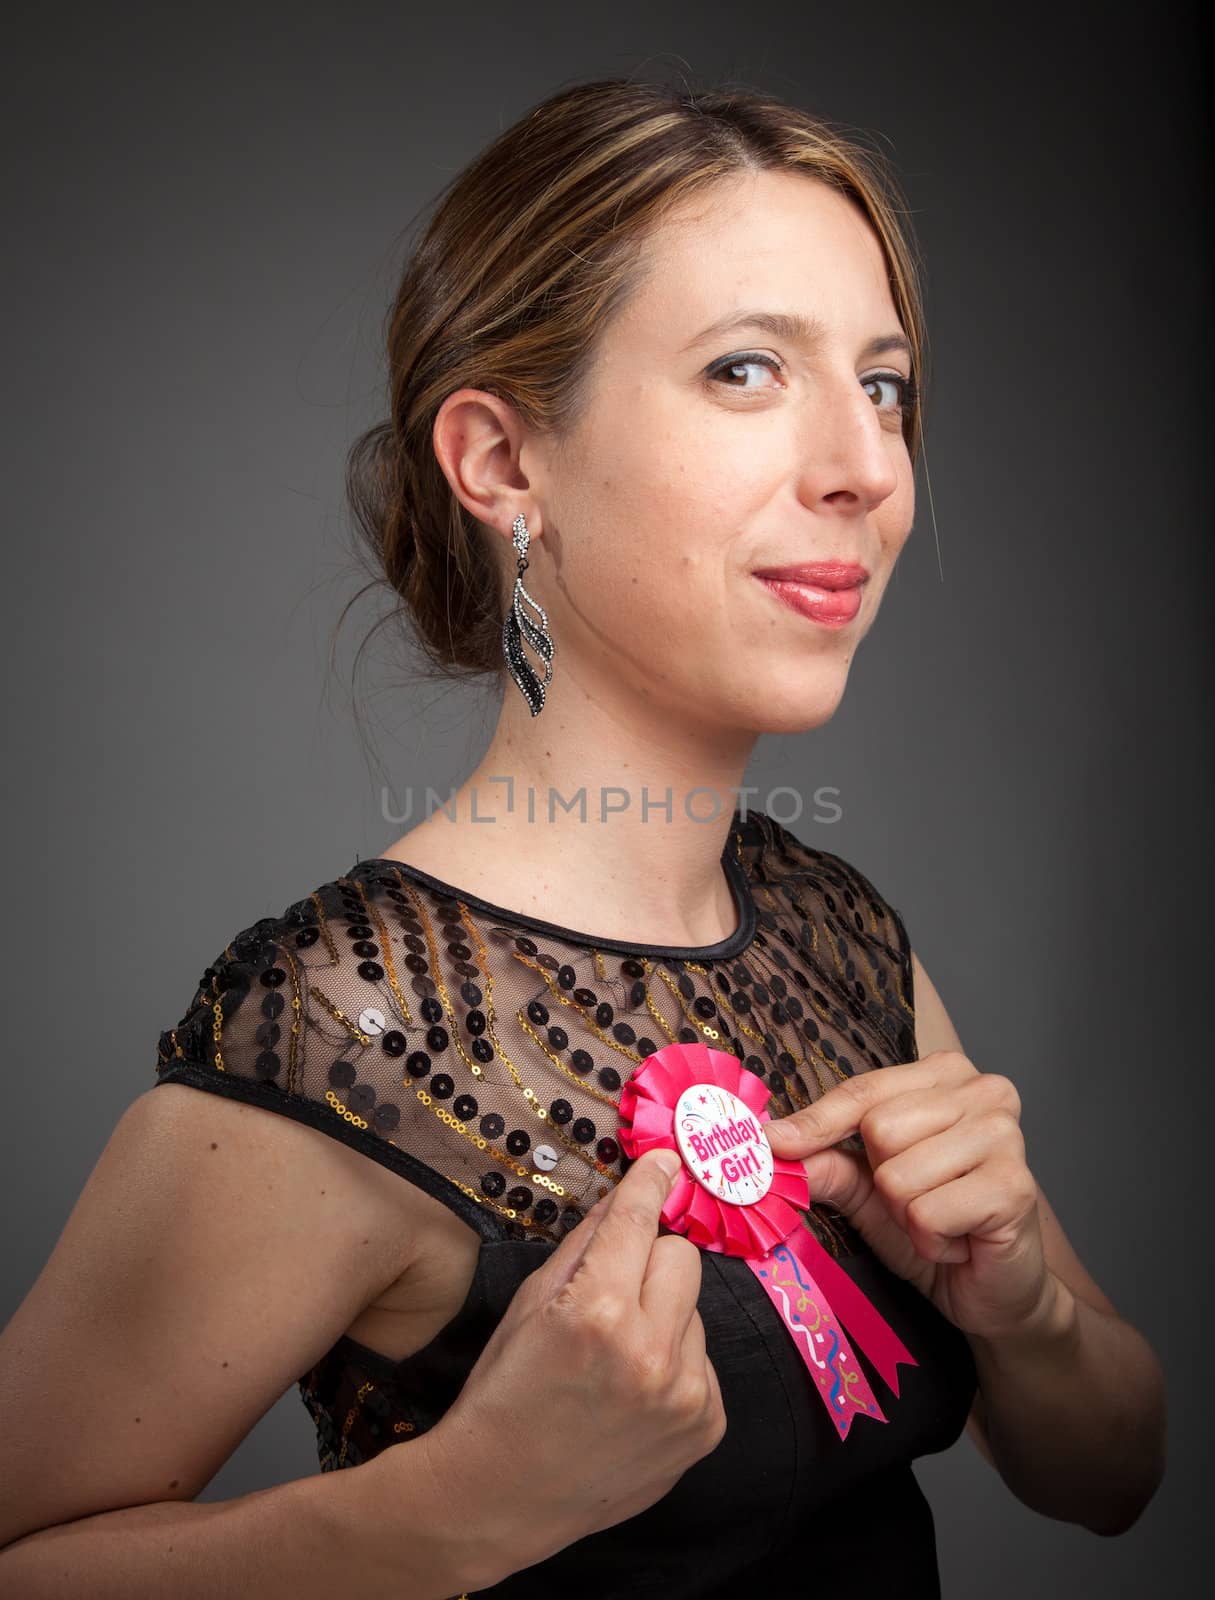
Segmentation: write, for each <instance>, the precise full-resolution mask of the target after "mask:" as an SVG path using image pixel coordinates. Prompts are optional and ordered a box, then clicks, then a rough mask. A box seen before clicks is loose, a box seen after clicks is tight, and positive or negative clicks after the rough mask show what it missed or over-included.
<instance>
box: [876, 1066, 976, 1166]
mask: <svg viewBox="0 0 1215 1600" xmlns="http://www.w3.org/2000/svg"><path fill="white" fill-rule="evenodd" d="M968 1114H969V1113H968V1109H967V1105H966V1102H965V1100H964V1099H963V1096H962V1093H961V1092H959V1091H955V1092H952V1093H946V1094H942V1093H941V1090H940V1087H939V1086H937V1087H935V1088H932V1089H909V1090H908V1091H907V1092H906V1093H905V1094H900V1095H896V1096H895V1098H894V1099H893V1100H884V1101H883V1102H882V1103H881V1104H880V1105H877V1106H873V1107H871V1108H870V1109H869V1110H868V1111H866V1112H865V1114H864V1116H863V1117H862V1118H861V1129H860V1132H861V1139H862V1140H863V1142H864V1146H865V1151H866V1154H867V1155H868V1157H869V1162H870V1165H871V1166H873V1167H875V1168H876V1167H877V1166H878V1165H879V1164H880V1163H881V1162H883V1161H889V1160H890V1159H891V1158H892V1157H893V1156H897V1155H898V1154H899V1153H900V1152H901V1151H903V1150H908V1149H910V1148H911V1146H912V1145H915V1144H918V1143H919V1142H920V1141H921V1140H924V1139H930V1138H932V1137H933V1135H934V1134H938V1133H945V1132H946V1131H947V1130H948V1129H949V1128H952V1127H954V1126H955V1124H957V1123H959V1122H961V1121H962V1119H963V1118H964V1117H965V1116H967V1115H968Z"/></svg>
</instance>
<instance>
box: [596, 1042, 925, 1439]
mask: <svg viewBox="0 0 1215 1600" xmlns="http://www.w3.org/2000/svg"><path fill="white" fill-rule="evenodd" d="M767 1104H768V1090H767V1088H766V1087H765V1086H764V1083H763V1082H762V1080H761V1079H760V1078H758V1077H756V1075H755V1074H754V1073H753V1072H749V1071H748V1070H747V1069H746V1068H745V1067H744V1066H743V1065H742V1063H741V1062H740V1061H739V1060H738V1059H737V1057H736V1056H733V1055H728V1054H727V1053H726V1052H725V1051H722V1050H711V1049H710V1048H709V1047H708V1046H707V1045H705V1044H701V1043H697V1044H669V1045H665V1046H664V1047H663V1048H662V1049H661V1050H656V1051H655V1052H654V1053H653V1055H649V1056H647V1057H646V1058H645V1060H644V1061H643V1062H642V1064H641V1066H640V1067H639V1068H638V1070H637V1071H636V1072H635V1073H634V1074H633V1077H632V1078H631V1079H630V1080H629V1082H628V1083H626V1084H625V1086H624V1088H623V1089H622V1090H621V1094H620V1143H621V1145H622V1146H623V1148H624V1150H625V1152H626V1153H627V1154H628V1155H629V1157H630V1158H632V1159H633V1160H636V1158H637V1157H638V1156H640V1155H643V1154H644V1153H645V1151H647V1150H655V1149H676V1150H678V1152H679V1154H680V1156H681V1157H682V1158H683V1170H682V1171H681V1172H680V1174H679V1176H678V1177H677V1178H676V1180H675V1183H674V1186H673V1188H672V1189H671V1192H670V1194H669V1195H668V1196H667V1201H666V1204H665V1205H664V1206H663V1208H662V1220H663V1221H664V1222H665V1223H666V1225H667V1226H668V1227H669V1228H674V1229H675V1230H676V1231H678V1232H680V1233H685V1234H686V1235H687V1236H688V1238H689V1239H691V1241H692V1243H693V1244H696V1245H699V1246H700V1247H701V1248H702V1249H704V1250H716V1251H718V1252H719V1253H721V1254H723V1255H732V1256H741V1257H742V1258H743V1259H744V1260H745V1261H746V1263H747V1265H748V1266H749V1267H750V1268H751V1270H752V1272H754V1274H755V1276H756V1278H757V1279H758V1280H759V1282H760V1284H761V1286H762V1287H763V1289H764V1291H765V1293H766V1294H767V1295H768V1298H769V1299H770V1300H771V1301H772V1303H773V1305H774V1306H775V1307H776V1309H777V1312H778V1313H779V1315H780V1318H781V1321H782V1322H783V1323H784V1325H785V1327H786V1328H787V1329H788V1331H789V1334H790V1336H791V1337H792V1339H793V1342H794V1345H795V1346H796V1348H797V1351H798V1354H799V1355H800V1356H801V1358H802V1360H803V1361H804V1362H805V1364H806V1367H807V1369H808V1370H809V1372H810V1376H811V1377H812V1379H813V1380H814V1386H815V1389H816V1391H817V1393H818V1394H819V1396H820V1398H821V1399H822V1401H823V1404H824V1405H825V1406H826V1407H827V1410H828V1411H829V1412H830V1414H831V1419H832V1421H833V1422H834V1423H835V1427H836V1430H837V1432H838V1433H839V1436H840V1438H841V1439H845V1438H847V1436H848V1429H849V1427H850V1426H851V1423H852V1419H853V1417H854V1416H856V1415H861V1416H868V1417H872V1418H874V1420H875V1421H877V1422H885V1421H886V1418H885V1416H884V1415H883V1414H882V1410H881V1407H880V1406H879V1405H878V1403H877V1400H876V1399H875V1398H874V1395H873V1392H872V1390H871V1389H870V1387H869V1384H868V1381H867V1380H866V1378H865V1374H864V1372H863V1371H862V1370H861V1368H860V1367H859V1366H858V1365H857V1362H856V1358H855V1355H854V1354H853V1350H852V1347H853V1346H857V1347H859V1348H860V1349H861V1350H863V1351H864V1352H865V1355H866V1356H867V1357H868V1359H869V1360H870V1361H872V1363H873V1365H874V1367H875V1368H876V1369H877V1371H878V1372H879V1373H880V1374H881V1376H882V1378H883V1380H884V1381H885V1382H886V1384H887V1385H888V1386H889V1388H890V1389H891V1390H892V1391H893V1392H894V1394H895V1395H897V1394H898V1392H899V1385H898V1372H897V1367H896V1364H897V1363H898V1362H900V1361H905V1362H907V1363H908V1364H909V1365H910V1366H913V1367H914V1366H917V1365H918V1363H917V1362H916V1360H915V1358H914V1357H913V1356H912V1355H911V1353H910V1351H908V1350H907V1349H906V1347H905V1346H904V1345H903V1343H902V1341H901V1340H900V1339H899V1337H898V1335H897V1334H896V1333H895V1332H894V1330H893V1329H892V1328H891V1327H890V1325H889V1323H887V1322H886V1321H885V1319H884V1318H883V1317H882V1316H881V1315H880V1313H879V1312H878V1311H877V1310H876V1309H875V1307H874V1306H873V1305H872V1303H871V1302H870V1301H869V1300H868V1299H867V1298H866V1296H865V1295H864V1294H863V1293H862V1292H861V1290H860V1289H858V1288H857V1286H856V1284H855V1283H853V1281H852V1279H851V1278H850V1277H849V1276H848V1274H847V1273H846V1272H845V1271H844V1269H843V1268H842V1267H841V1266H840V1265H839V1263H838V1262H837V1261H835V1260H834V1259H833V1258H832V1257H831V1256H830V1255H828V1253H827V1252H826V1250H824V1249H823V1247H822V1245H820V1244H819V1242H818V1240H817V1239H816V1238H815V1237H814V1235H813V1234H812V1233H810V1231H809V1230H808V1229H807V1228H806V1227H805V1226H804V1225H803V1223H802V1219H801V1216H800V1215H799V1208H800V1209H801V1210H804V1209H805V1208H806V1207H807V1206H808V1205H809V1204H810V1184H809V1180H808V1179H807V1177H806V1170H805V1168H804V1167H803V1166H802V1164H801V1162H800V1161H786V1160H784V1159H783V1158H782V1157H780V1156H778V1155H776V1154H775V1152H774V1151H773V1149H772V1146H771V1145H770V1144H769V1143H768V1141H767V1139H766V1138H765V1137H764V1133H763V1124H764V1123H765V1122H767V1121H768V1120H769V1119H768V1112H767ZM845 1327H846V1328H847V1329H848V1333H845V1332H844V1328H845ZM849 1335H850V1336H851V1337H849Z"/></svg>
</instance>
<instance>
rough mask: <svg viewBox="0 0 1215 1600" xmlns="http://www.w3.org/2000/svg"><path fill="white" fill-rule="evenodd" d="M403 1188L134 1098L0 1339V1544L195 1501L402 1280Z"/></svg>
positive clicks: (213, 1105)
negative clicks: (118, 1513) (358, 1319)
mask: <svg viewBox="0 0 1215 1600" xmlns="http://www.w3.org/2000/svg"><path fill="white" fill-rule="evenodd" d="M403 1187H404V1186H403V1185H401V1182H400V1179H399V1178H398V1177H397V1176H396V1175H395V1174H393V1173H391V1172H389V1171H387V1170H386V1169H385V1168H382V1167H379V1166H377V1165H376V1164H375V1163H374V1162H371V1161H368V1160H367V1159H366V1158H365V1157H364V1156H362V1155H360V1154H358V1153H357V1152H355V1151H352V1150H350V1149H348V1148H347V1147H346V1146H345V1145H343V1144H341V1143H339V1142H338V1141H336V1140H333V1139H329V1138H326V1137H325V1136H324V1135H323V1134H321V1133H318V1132H317V1131H316V1130H314V1129H311V1128H308V1127H305V1126H303V1125H302V1124H300V1123H298V1122H295V1121H293V1120H292V1119H290V1118H288V1117H283V1116H275V1115H272V1114H270V1113H268V1112H265V1111H263V1110H261V1109H260V1108H258V1107H255V1106H249V1105H242V1104H240V1103H238V1102H236V1101H232V1100H226V1099H224V1098H222V1097H220V1096H219V1095H209V1094H200V1093H198V1092H197V1091H196V1090H192V1089H188V1088H185V1087H183V1086H181V1085H176V1084H165V1085H158V1086H155V1089H154V1091H153V1090H149V1091H147V1092H146V1093H145V1094H143V1095H142V1096H141V1097H140V1098H139V1099H137V1100H136V1101H135V1102H133V1104H132V1105H131V1106H130V1107H129V1108H128V1109H127V1110H126V1112H125V1113H124V1114H123V1116H122V1117H121V1119H120V1120H119V1122H118V1124H117V1126H116V1127H115V1128H114V1131H113V1133H112V1134H111V1136H110V1139H109V1141H108V1142H107V1144H106V1146H105V1148H104V1150H103V1151H102V1153H101V1155H100V1157H99V1158H98V1161H97V1163H96V1166H95V1167H94V1168H93V1170H92V1172H91V1174H90V1176H89V1177H88V1179H87V1181H86V1183H85V1185H84V1187H83V1189H82V1191H81V1193H80V1195H79V1197H78V1199H77V1200H76V1203H75V1205H74V1207H73V1209H72V1211H71V1213H70V1215H69V1217H68V1220H67V1223H66V1224H65V1226H64V1228H63V1231H62V1234H61V1235H60V1238H59V1240H58V1242H57V1244H56V1245H55V1248H54V1250H53V1251H52V1253H51V1256H50V1258H49V1260H48V1261H47V1263H46V1265H45V1267H44V1268H43V1271H42V1272H41V1274H40V1275H39V1277H38V1279H37V1281H36V1282H35V1283H34V1285H33V1287H32V1288H31V1289H30V1291H29V1293H28V1294H27V1296H26V1298H25V1300H24V1301H23V1302H22V1304H21V1305H20V1306H19V1307H18V1309H17V1311H16V1313H15V1315H14V1316H13V1317H12V1319H11V1321H10V1322H9V1323H8V1325H7V1327H6V1328H5V1329H4V1330H3V1332H2V1333H0V1412H2V1413H3V1416H4V1419H5V1427H6V1431H7V1433H8V1435H9V1437H10V1438H11V1439H13V1440H19V1441H20V1448H19V1449H17V1450H14V1451H11V1452H9V1455H8V1471H7V1475H6V1482H5V1484H4V1492H3V1493H0V1508H2V1510H0V1546H2V1545H4V1544H8V1543H11V1542H12V1541H13V1540H15V1539H17V1538H20V1537H23V1536H24V1535H26V1534H29V1533H32V1532H35V1531H38V1530H41V1529H43V1528H46V1527H49V1526H51V1525H53V1524H58V1523H63V1522H68V1521H73V1520H75V1519H77V1518H79V1517H83V1516H89V1515H92V1514H95V1513H97V1512H102V1511H110V1510H117V1509H120V1508H123V1507H127V1506H132V1505H141V1504H147V1503H150V1502H153V1501H159V1500H190V1499H193V1498H194V1497H195V1496H196V1495H197V1494H198V1493H199V1492H200V1490H202V1489H203V1488H204V1487H205V1486H206V1484H207V1483H208V1482H209V1481H210V1479H211V1478H212V1477H213V1476H214V1474H215V1473H216V1471H217V1470H218V1469H219V1467H220V1466H221V1465H222V1464H223V1463H224V1461H226V1460H227V1458H228V1457H229V1456H230V1455H231V1454H232V1452H233V1450H235V1448H236V1447H237V1445H238V1444H239V1443H240V1441H241V1440H242V1439H243V1438H244V1436H245V1435H246V1434H247V1433H248V1432H249V1430H250V1429H251V1428H252V1427H253V1425H254V1424H255V1423H256V1422H257V1421H258V1420H259V1418H260V1417H261V1416H262V1415H263V1414H264V1413H265V1412H266V1411H267V1410H269V1408H270V1407H271V1406H272V1405H273V1404H274V1402H275V1401H276V1400H277V1399H279V1397H280V1396H281V1395H283V1394H284V1393H285V1392H286V1390H287V1389H288V1388H289V1387H290V1386H291V1385H292V1384H293V1383H294V1382H295V1381H296V1380H297V1379H298V1378H299V1377H301V1376H302V1375H303V1374H304V1373H306V1372H307V1371H308V1370H309V1369H310V1368H311V1367H312V1366H313V1365H315V1363H316V1362H317V1361H318V1360H319V1359H320V1357H321V1356H322V1355H323V1354H324V1353H325V1352H326V1350H328V1349H329V1348H330V1347H331V1346H332V1344H333V1343H334V1342H335V1341H336V1339H337V1338H338V1337H339V1336H340V1335H341V1333H342V1332H343V1331H344V1330H345V1328H346V1327H347V1326H348V1325H349V1324H350V1322H351V1321H352V1320H353V1319H354V1317H355V1316H357V1314H358V1313H359V1311H361V1310H362V1309H363V1308H364V1306H366V1305H368V1304H369V1303H370V1302H371V1301H372V1300H373V1299H374V1298H375V1296H376V1295H377V1294H378V1293H379V1292H380V1291H381V1290H382V1289H383V1288H384V1287H385V1286H386V1284H387V1283H389V1282H391V1281H393V1279H394V1278H395V1276H397V1275H398V1274H399V1272H400V1270H401V1260H400V1259H399V1258H400V1256H401V1253H402V1250H403V1248H404V1243H405V1241H403V1240H402V1237H401V1235H402V1232H403V1231H404V1230H403V1229H402V1227H401V1222H400V1219H401V1211H400V1209H399V1204H398V1191H399V1190H400V1189H401V1188H403Z"/></svg>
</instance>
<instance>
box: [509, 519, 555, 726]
mask: <svg viewBox="0 0 1215 1600" xmlns="http://www.w3.org/2000/svg"><path fill="white" fill-rule="evenodd" d="M530 537H531V536H530V534H529V533H528V531H527V518H526V517H525V516H524V515H523V513H522V512H520V513H519V515H518V516H517V517H516V518H515V523H514V539H513V541H512V542H513V544H514V546H515V549H516V551H517V552H518V555H519V570H518V572H517V573H516V574H515V592H514V598H513V600H512V602H511V608H510V610H509V611H508V612H507V613H506V619H505V621H504V622H503V624H502V653H503V655H504V656H505V657H506V664H507V666H508V667H509V668H510V675H511V677H512V678H513V679H514V680H515V683H516V684H517V685H518V688H519V692H520V693H521V694H522V696H523V698H524V699H525V700H526V701H527V703H528V705H529V706H530V708H531V713H532V716H533V717H538V716H539V715H540V713H541V711H543V709H544V691H545V687H546V685H547V684H548V683H550V682H551V680H552V676H553V641H552V639H551V638H550V637H549V635H548V632H547V629H548V613H547V612H546V611H545V609H544V607H543V606H541V605H538V604H537V603H536V601H535V600H533V599H532V597H531V595H530V594H528V592H527V590H526V589H525V588H524V587H523V574H524V573H525V572H526V571H527V565H528V563H527V543H528V539H529V538H530ZM525 605H527V606H531V608H532V610H533V611H535V612H536V613H537V614H538V615H539V618H540V621H539V622H538V623H537V622H536V621H535V620H534V618H532V617H530V616H529V615H528V613H527V612H526V611H525V610H524V609H523V608H524V606H525ZM525 639H526V640H527V642H528V644H530V645H531V647H532V649H533V650H534V651H535V652H536V654H537V655H538V656H540V657H541V658H542V659H543V661H544V677H543V678H542V679H541V678H538V677H537V676H536V674H535V672H534V671H533V670H532V664H531V662H530V661H529V660H528V659H527V657H526V656H525V655H524V653H523V641H524V640H525Z"/></svg>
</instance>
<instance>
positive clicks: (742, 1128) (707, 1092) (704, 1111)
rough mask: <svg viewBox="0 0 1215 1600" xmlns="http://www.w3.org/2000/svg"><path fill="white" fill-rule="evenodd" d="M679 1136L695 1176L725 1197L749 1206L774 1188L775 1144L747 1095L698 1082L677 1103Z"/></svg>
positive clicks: (685, 1163) (715, 1192)
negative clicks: (773, 1149)
mask: <svg viewBox="0 0 1215 1600" xmlns="http://www.w3.org/2000/svg"><path fill="white" fill-rule="evenodd" d="M675 1139H676V1142H677V1143H678V1145H679V1150H680V1154H681V1155H682V1156H683V1159H684V1165H685V1166H686V1167H687V1169H688V1172H689V1173H690V1174H691V1176H692V1177H693V1178H695V1179H696V1181H697V1183H699V1184H700V1185H701V1186H702V1187H703V1188H705V1189H707V1190H708V1191H709V1193H710V1194H713V1195H716V1196H717V1198H718V1199H719V1200H728V1201H729V1202H730V1204H731V1205H736V1206H749V1205H754V1203H755V1201H757V1200H762V1199H763V1197H764V1196H765V1195H766V1194H767V1192H768V1190H769V1189H770V1188H771V1187H772V1176H773V1171H774V1168H773V1161H772V1146H771V1145H770V1144H769V1143H768V1141H767V1139H765V1138H764V1133H763V1128H762V1126H761V1124H760V1120H759V1118H758V1116H757V1115H756V1114H755V1112H754V1111H752V1110H751V1108H750V1106H749V1105H748V1104H747V1103H746V1101H745V1100H740V1099H739V1098H738V1096H737V1095H736V1094H732V1093H731V1092H730V1090H729V1089H720V1088H718V1086H717V1085H716V1084H715V1083H694V1084H693V1085H692V1087H691V1088H690V1089H685V1090H684V1092H683V1093H682V1094H681V1095H680V1097H679V1099H678V1101H677V1102H676V1105H675Z"/></svg>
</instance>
